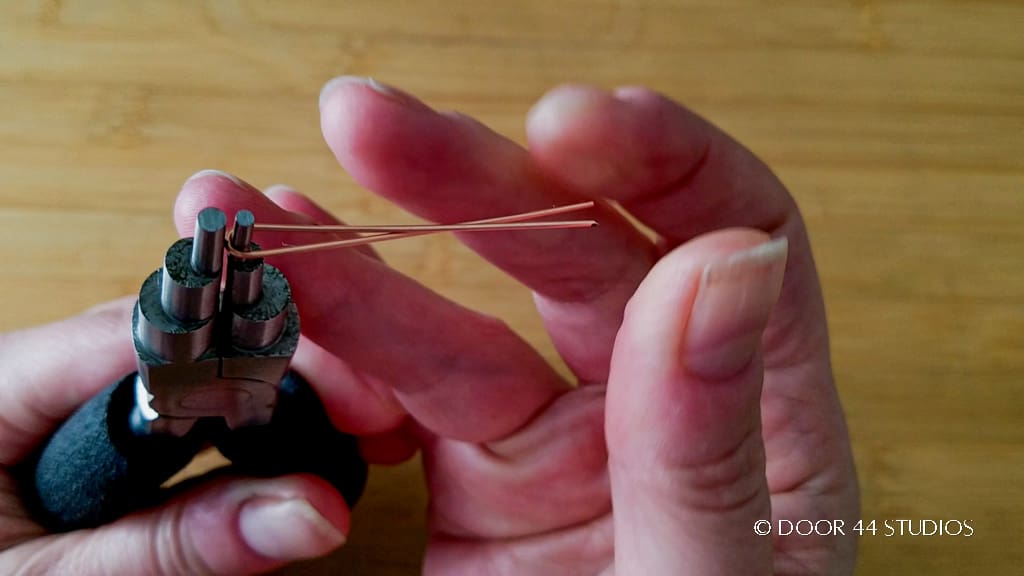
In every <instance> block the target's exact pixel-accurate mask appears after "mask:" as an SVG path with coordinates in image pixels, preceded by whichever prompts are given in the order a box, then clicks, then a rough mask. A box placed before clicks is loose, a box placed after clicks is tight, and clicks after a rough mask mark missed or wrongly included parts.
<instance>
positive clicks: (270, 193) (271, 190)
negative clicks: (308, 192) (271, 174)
mask: <svg viewBox="0 0 1024 576" xmlns="http://www.w3.org/2000/svg"><path fill="white" fill-rule="evenodd" d="M294 191H295V188H293V187H291V186H289V185H287V184H271V185H270V186H267V187H266V188H264V189H263V195H264V196H267V197H268V198H273V197H274V196H277V195H278V194H287V193H289V192H294Z"/></svg>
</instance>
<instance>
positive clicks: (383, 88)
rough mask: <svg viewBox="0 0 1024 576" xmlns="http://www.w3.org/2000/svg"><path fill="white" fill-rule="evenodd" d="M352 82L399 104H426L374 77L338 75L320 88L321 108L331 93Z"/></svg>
mask: <svg viewBox="0 0 1024 576" xmlns="http://www.w3.org/2000/svg"><path fill="white" fill-rule="evenodd" d="M351 84H361V85H363V86H368V87H369V88H372V89H373V90H374V91H376V92H377V93H378V94H381V95H382V96H386V97H387V98H389V99H390V100H392V101H394V102H397V103H399V104H404V105H419V106H425V105H424V104H423V103H422V102H421V101H420V100H419V99H417V98H416V97H414V96H412V95H411V94H408V93H406V92H403V91H401V90H399V89H398V88H395V87H393V86H389V85H387V84H384V83H382V82H378V81H376V80H374V79H373V78H368V77H365V76H338V77H337V78H332V79H330V80H328V81H327V83H326V84H324V87H323V88H321V89H320V108H321V109H323V107H324V104H325V103H326V102H327V101H328V100H329V99H330V97H331V94H333V93H334V92H335V91H336V90H337V89H338V88H340V87H341V86H345V85H351Z"/></svg>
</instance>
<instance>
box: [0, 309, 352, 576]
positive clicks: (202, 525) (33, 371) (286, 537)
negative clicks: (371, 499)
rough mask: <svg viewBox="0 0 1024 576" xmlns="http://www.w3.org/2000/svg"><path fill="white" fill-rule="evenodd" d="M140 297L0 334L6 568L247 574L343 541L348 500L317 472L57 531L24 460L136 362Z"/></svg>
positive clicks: (0, 484)
mask: <svg viewBox="0 0 1024 576" xmlns="http://www.w3.org/2000/svg"><path fill="white" fill-rule="evenodd" d="M133 302H134V299H122V300H119V301H116V302H112V303H110V304H106V305H104V306H101V307H98V308H95V309H93V310H90V311H88V312H86V313H85V314H82V315H80V316H77V317H74V318H71V319H68V320H65V321H63V322H58V323H55V324H51V325H48V326H42V327H39V328H34V329H30V330H23V331H20V332H14V333H10V334H4V335H0V551H2V552H0V573H2V574H16V573H17V574H42V573H46V574H154V575H161V574H168V575H170V574H207V573H218V574H242V573H255V572H263V571H267V570H270V569H273V568H275V567H278V566H281V565H283V564H286V563H287V562H289V561H292V560H296V559H299V558H309V557H315V556H320V555H322V554H325V553H327V552H328V551H330V550H332V549H334V548H336V547H338V546H340V545H341V544H342V542H343V541H344V534H345V533H347V530H348V522H349V515H348V510H347V509H346V507H345V503H344V500H342V499H341V497H340V496H339V495H338V494H337V493H335V492H334V490H333V489H332V488H331V487H330V485H329V484H327V483H326V482H324V481H323V480H320V479H318V478H314V477H311V476H298V475H296V476H290V477H283V478H275V479H272V480H254V479H241V478H222V479H220V480H217V481H213V482H209V483H207V484H205V485H203V486H202V487H200V488H198V489H196V490H192V491H189V492H187V493H184V494H181V495H179V496H177V497H175V498H174V499H173V500H171V501H170V502H168V503H167V504H165V505H163V506H161V507H159V508H157V509H154V510H145V511H140V512H138V513H136V514H132V515H130V516H128V517H125V518H122V519H120V520H118V521H116V522H114V523H111V524H110V525H107V526H104V527H101V528H98V529H95V530H79V531H76V532H71V533H67V534H59V535H48V534H46V532H45V531H44V529H43V528H42V527H41V526H39V525H38V524H37V523H36V522H34V521H33V520H32V518H31V517H30V516H29V514H28V511H27V510H26V505H25V504H24V502H23V500H22V499H21V496H20V494H19V488H18V485H17V483H16V481H15V474H14V472H13V470H14V468H15V467H16V466H17V465H18V464H19V463H21V462H23V461H24V460H25V459H26V458H28V457H29V456H30V454H31V453H32V452H33V451H34V450H35V448H36V447H37V446H38V445H39V444H41V443H42V442H43V441H45V440H46V439H47V438H48V437H49V436H50V435H51V434H52V433H53V431H54V429H55V428H56V427H57V426H58V425H59V424H60V423H61V422H62V421H63V420H65V419H67V417H68V416H69V415H70V414H71V412H73V411H74V410H75V409H76V408H77V407H78V406H80V405H81V404H84V403H85V402H86V401H87V400H88V399H89V398H91V397H93V396H95V395H96V394H97V393H98V392H99V391H100V390H101V389H102V388H104V387H106V386H107V385H109V384H112V383H113V382H116V381H117V380H119V379H121V378H122V377H123V376H125V375H126V374H128V373H130V372H133V371H134V370H135V353H134V350H133V349H132V340H131V330H130V326H131V308H132V304H133Z"/></svg>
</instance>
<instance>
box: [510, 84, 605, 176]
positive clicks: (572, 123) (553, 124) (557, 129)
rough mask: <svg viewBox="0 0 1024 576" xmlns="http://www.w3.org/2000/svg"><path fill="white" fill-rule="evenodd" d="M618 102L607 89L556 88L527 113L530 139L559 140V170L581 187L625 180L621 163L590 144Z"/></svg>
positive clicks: (545, 142) (538, 140)
mask: <svg viewBox="0 0 1024 576" xmlns="http://www.w3.org/2000/svg"><path fill="white" fill-rule="evenodd" d="M618 105H619V104H618V103H617V102H616V101H615V100H614V98H612V95H611V94H609V93H608V92H607V91H605V90H601V89H598V88H594V87H591V86H582V85H569V86H561V87H559V88H556V89H555V90H553V91H552V92H550V93H548V94H546V95H545V96H544V97H543V98H541V100H540V101H539V102H537V104H535V105H534V106H533V108H531V109H530V112H529V113H528V114H527V117H526V125H527V132H528V133H529V135H530V142H531V144H533V143H537V144H538V145H539V146H541V147H543V146H545V145H547V144H551V143H555V145H556V146H557V148H556V149H557V150H558V151H559V154H558V158H559V169H558V170H559V174H560V175H561V177H562V178H565V179H566V180H568V181H569V182H570V183H571V184H572V185H573V186H574V187H576V188H577V189H579V190H588V191H592V190H598V189H601V188H602V187H604V186H607V185H612V184H613V183H615V182H621V181H623V176H622V174H621V173H620V170H621V168H620V167H619V166H618V165H617V163H616V162H614V161H609V159H608V158H606V157H604V156H601V155H595V154H592V153H590V152H589V149H588V148H587V147H588V146H591V145H592V142H593V141H594V138H595V133H594V127H595V126H596V125H597V123H599V122H600V123H604V122H608V121H609V119H611V118H612V117H613V116H614V114H615V113H616V111H617V108H618ZM595 119H598V120H597V121H595ZM579 148H583V149H582V150H578V149H579Z"/></svg>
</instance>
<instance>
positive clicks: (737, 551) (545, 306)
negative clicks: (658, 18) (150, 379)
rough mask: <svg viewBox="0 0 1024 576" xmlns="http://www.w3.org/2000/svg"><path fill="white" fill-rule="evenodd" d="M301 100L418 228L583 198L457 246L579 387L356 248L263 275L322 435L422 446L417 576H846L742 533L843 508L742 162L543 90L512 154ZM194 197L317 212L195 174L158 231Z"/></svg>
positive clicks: (816, 545) (673, 112)
mask: <svg viewBox="0 0 1024 576" xmlns="http://www.w3.org/2000/svg"><path fill="white" fill-rule="evenodd" d="M320 106H321V124H322V129H323V133H324V136H325V138H326V140H327V143H328V145H329V146H330V148H331V149H332V150H333V152H334V154H335V155H336V156H337V158H338V160H339V161H340V162H341V164H342V165H343V166H344V167H345V168H346V169H347V170H348V172H349V173H350V174H351V175H352V176H353V177H354V178H355V179H356V180H357V181H359V182H360V183H361V184H363V185H364V186H366V187H367V188H369V189H371V190H373V191H374V192H376V193H378V194H380V195H382V196H384V197H385V198H388V199H390V200H392V201H394V202H396V203H397V204H399V205H401V206H402V207H404V208H406V209H408V210H410V211H412V212H414V213H416V214H418V215H420V216H422V217H425V218H427V219H430V220H435V221H462V220H471V219H477V218H484V217H489V216H495V215H502V214H506V213H513V212H520V211H527V210H533V209H538V208H542V207H548V206H552V205H560V204H567V203H571V202H575V201H578V200H580V199H581V198H592V199H595V200H597V201H598V203H599V206H598V208H597V209H596V211H595V212H596V218H597V219H598V220H599V221H600V222H601V226H600V227H598V228H596V229H593V230H588V231H582V232H581V231H560V232H551V231H546V232H532V233H527V232H515V233H501V234H478V235H469V234H466V235H463V236H462V237H460V239H461V240H462V241H463V242H465V243H466V244H467V245H468V246H470V247H471V248H472V249H474V250H476V251H477V252H478V253H480V254H481V255H482V256H483V257H484V258H486V259H488V260H489V261H491V262H492V263H494V264H495V265H496V266H498V267H499V268H501V269H503V270H504V271H506V272H507V273H509V274H511V275H512V276H513V277H515V278H516V279H518V280H519V281H520V282H522V283H523V284H524V285H526V286H527V287H528V288H530V289H531V290H533V293H534V296H535V300H536V304H537V309H538V311H539V312H540V314H541V316H542V317H543V320H544V322H545V325H546V327H547V329H548V332H549V334H550V336H551V339H552V341H553V342H554V345H555V347H556V348H557V349H558V351H559V353H560V354H561V356H562V358H563V359H564V360H565V363H566V364H567V366H568V367H569V369H570V370H571V371H572V372H573V373H574V374H575V376H576V378H577V380H578V384H579V385H578V386H575V387H574V386H571V385H570V384H569V383H568V382H566V381H565V380H564V379H563V378H562V377H560V376H559V375H558V373H557V372H555V371H554V370H553V369H552V368H551V367H550V366H549V365H548V364H547V363H546V362H545V361H544V360H543V359H542V358H541V356H540V355H539V354H538V353H537V352H536V351H534V350H533V349H532V348H531V347H530V346H528V345H527V344H526V343H525V342H524V341H523V340H522V339H520V338H519V337H518V336H516V335H515V334H514V333H513V332H512V331H511V330H509V329H508V328H507V327H506V326H505V324H503V323H502V322H501V321H499V320H496V319H494V318H490V317H486V316H483V315H481V314H479V313H476V312H473V311H471V310H467V309H465V308H463V307H461V306H459V305H457V304H455V303H452V302H450V301H448V300H445V299H444V298H442V297H440V296H438V295H437V294H435V293H432V292H431V291H429V290H427V289H425V288H424V287H422V286H420V285H418V284H416V283H415V282H413V281H412V280H410V279H409V278H407V277H404V276H402V275H401V274H399V273H397V272H395V271H394V270H392V269H390V268H388V267H387V266H386V265H384V264H383V263H382V262H381V261H380V260H379V259H377V258H376V257H375V256H374V255H373V254H372V253H371V252H369V251H362V252H356V251H349V252H345V251H338V252H330V253H309V254H304V255H293V256H286V257H282V258H279V259H277V260H275V261H274V262H275V264H276V265H278V266H279V267H280V268H282V270H283V271H284V272H285V274H286V275H287V276H288V277H289V278H290V279H291V282H292V285H293V290H294V295H295V298H296V301H297V302H298V305H299V308H300V311H301V314H302V317H303V333H304V334H305V336H306V337H308V338H309V340H310V341H311V342H315V344H316V345H313V344H312V343H311V342H307V343H306V344H305V346H304V347H303V348H300V353H299V355H297V357H296V361H295V366H296V368H297V369H298V370H299V371H300V372H302V373H303V374H304V375H305V376H306V377H307V378H308V379H309V380H310V381H311V382H312V383H313V385H314V386H315V387H316V388H317V390H318V391H319V393H320V395H321V397H322V399H323V400H324V402H325V404H326V405H327V407H328V411H329V412H330V414H331V416H332V419H333V421H334V422H335V423H336V424H337V425H338V426H339V427H340V428H342V429H344V430H346V431H349V432H353V433H357V434H362V435H364V436H365V439H364V445H363V448H364V452H365V453H366V455H367V456H368V458H369V459H371V460H374V461H379V462H384V461H397V460H401V459H403V458H405V457H407V456H409V455H410V454H411V453H412V452H413V451H414V450H415V449H417V448H420V449H422V451H423V456H424V462H425V467H426V476H427V482H428V484H429V489H430V493H431V507H430V512H429V514H430V518H429V520H430V544H429V548H428V550H427V555H426V565H425V571H426V572H427V573H428V574H567V573H571V574H611V573H615V574H618V575H632V574H636V575H649V574H701V575H707V574H768V573H773V572H774V573H778V574H844V573H850V572H852V570H853V563H854V556H855V549H856V539H855V537H854V535H852V534H850V532H849V530H847V537H833V536H821V537H819V536H796V535H793V536H784V537H778V536H775V537H768V536H758V535H756V534H755V532H754V523H755V522H756V521H757V520H759V519H789V520H793V521H796V520H804V519H806V520H812V521H813V520H819V519H826V520H844V521H845V522H846V526H847V527H852V526H853V524H854V522H855V519H856V517H857V515H858V488H857V483H856V476H855V472H854V467H853V462H852V457H851V452H850V446H849V440H848V436H847V432H846V428H845V424H844V421H843V415H842V410H841V408H840V405H839V400H838V397H837V394H836V390H835V387H834V383H833V377H832V371H831V366H830V361H829V342H828V332H827V327H826V322H825V313H824V307H823V303H822V296H821V290H820V287H819V285H818V280H817V276H816V272H815V268H814V263H813V260H812V257H811V251H810V246H809V244H808V238H807V233H806V231H805V229H804V226H803V223H802V222H801V219H800V215H799V213H798V211H797V208H796V206H795V204H794V202H793V200H792V198H791V197H790V196H789V194H788V193H787V192H786V190H785V188H784V187H783V186H782V184H781V183H780V182H779V181H778V180H777V179H776V178H775V177H774V176H773V175H772V173H771V172H770V171H769V170H768V168H767V167H765V166H764V165H763V164H762V163H761V162H760V161H759V160H758V159H757V158H755V157H754V156H753V155H752V154H751V153H750V152H748V151H747V150H746V149H744V148H743V147H742V146H740V145H739V144H737V143H736V142H734V141H733V140H731V139H730V138H729V137H728V136H726V135H725V134H723V133H722V132H720V131H719V130H717V129H716V128H715V127H713V126H711V125H710V124H708V123H706V122H705V121H703V120H702V119H700V118H698V117H697V116H695V115H694V114H692V113H691V112H689V111H687V110H686V109H684V108H682V107H680V106H679V105H677V104H675V103H673V102H671V101H669V100H667V99H665V98H664V97H662V96H659V95H657V94H655V93H652V92H649V91H647V90H644V89H639V88H624V89H619V90H617V91H615V92H612V93H608V92H604V91H601V90H597V89H593V88H586V87H572V86H569V87H563V88H559V89H556V90H555V91H553V92H552V93H550V94H548V95H547V96H545V97H544V98H543V99H542V100H541V101H540V103H538V104H537V105H536V106H535V107H534V109H533V110H532V111H531V113H530V115H529V118H528V120H527V135H528V140H529V149H528V150H526V149H523V148H521V147H520V146H518V145H516V144H514V143H512V142H510V141H508V140H506V139H504V138H502V137H500V136H498V135H497V134H495V133H493V132H491V131H490V130H488V129H487V128H486V127H484V126H482V125H481V124H479V123H477V122H475V121H474V120H472V119H470V118H468V117H465V116H461V115H458V114H446V113H437V112H435V111H433V110H431V109H430V108H428V107H427V106H426V105H424V104H423V103H422V102H420V101H418V100H416V99H415V98H413V97H412V96H410V95H408V94H405V93H403V92H400V91H398V90H395V89H393V88H390V87H387V86H383V85H381V84H379V83H376V82H372V81H367V80H362V79H357V78H341V79H336V80H334V81H332V82H331V83H329V84H328V85H327V86H326V87H325V89H324V91H323V93H322V95H321V102H320ZM608 201H614V202H617V203H618V204H619V205H620V206H621V207H622V208H624V209H625V210H626V211H627V212H629V213H630V214H632V215H633V216H634V217H635V218H636V219H637V220H639V221H640V222H642V223H644V224H645V225H647V226H648V227H650V228H651V229H652V230H653V231H654V232H656V233H657V235H658V238H659V240H658V241H657V242H652V241H650V240H649V239H648V238H647V237H646V236H644V235H643V234H642V233H640V232H639V231H638V230H637V229H636V228H635V227H634V226H633V225H631V224H630V223H629V221H627V220H626V219H625V218H623V217H622V216H621V215H620V214H619V213H618V212H617V211H616V210H615V209H614V208H612V206H611V204H609V202H608ZM210 205H213V206H218V207H220V208H222V209H224V210H225V211H226V212H227V213H228V214H231V213H233V212H234V211H235V210H237V209H241V208H248V209H250V210H252V211H253V212H255V214H256V218H257V221H263V222H309V221H315V222H320V223H330V222H335V220H334V219H333V218H332V217H331V216H330V215H329V214H327V213H325V212H324V211H323V210H322V209H320V208H318V207H317V206H316V205H314V204H313V203H312V202H311V201H310V200H308V199H307V198H305V197H304V196H302V195H301V194H299V193H298V192H295V191H293V190H290V189H287V188H284V187H277V188H275V189H274V190H271V191H268V193H267V195H263V194H260V193H259V192H258V191H257V190H255V189H254V188H252V187H251V186H249V185H248V184H245V183H244V182H242V181H240V180H237V179H235V178H234V177H231V176H227V175H225V174H223V173H216V172H203V173H200V174H197V175H196V176H195V177H193V178H192V179H190V180H189V182H187V183H186V184H185V186H184V188H183V190H182V193H181V195H180V197H179V199H178V203H177V206H176V221H177V224H178V228H179V230H180V231H181V232H182V233H183V234H187V233H189V232H190V231H191V230H192V227H193V222H194V218H195V214H196V213H197V212H198V211H199V210H200V209H201V208H203V207H205V206H210ZM281 239H282V237H274V236H273V235H265V236H261V239H260V241H261V242H263V243H264V244H265V245H268V246H270V245H275V244H277V243H278V241H279V240H281ZM315 239H317V240H322V239H323V238H322V237H316V238H315ZM289 240H290V241H291V242H295V243H298V242H300V241H305V240H309V238H307V239H302V238H295V237H294V236H293V237H291V238H290V239H289ZM627 304H628V305H627ZM613 509H614V513H613Z"/></svg>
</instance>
